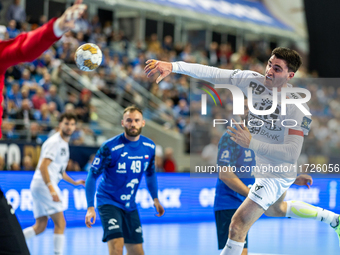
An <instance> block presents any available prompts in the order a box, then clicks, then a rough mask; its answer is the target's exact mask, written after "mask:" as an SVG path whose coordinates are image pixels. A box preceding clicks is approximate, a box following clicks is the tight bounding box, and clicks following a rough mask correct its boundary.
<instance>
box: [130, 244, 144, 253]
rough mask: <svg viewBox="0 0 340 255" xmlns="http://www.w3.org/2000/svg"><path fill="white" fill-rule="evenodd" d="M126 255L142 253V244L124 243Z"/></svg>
mask: <svg viewBox="0 0 340 255" xmlns="http://www.w3.org/2000/svg"><path fill="white" fill-rule="evenodd" d="M125 247H126V250H127V255H144V250H143V244H141V243H137V244H132V243H127V244H125Z"/></svg>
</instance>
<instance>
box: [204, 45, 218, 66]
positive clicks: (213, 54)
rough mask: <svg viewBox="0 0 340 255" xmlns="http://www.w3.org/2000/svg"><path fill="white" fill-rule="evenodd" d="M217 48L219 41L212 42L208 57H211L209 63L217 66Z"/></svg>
mask: <svg viewBox="0 0 340 255" xmlns="http://www.w3.org/2000/svg"><path fill="white" fill-rule="evenodd" d="M217 49H218V43H217V42H212V43H210V46H209V49H208V50H207V57H208V59H209V65H212V66H217V64H218V63H219V59H218V52H217Z"/></svg>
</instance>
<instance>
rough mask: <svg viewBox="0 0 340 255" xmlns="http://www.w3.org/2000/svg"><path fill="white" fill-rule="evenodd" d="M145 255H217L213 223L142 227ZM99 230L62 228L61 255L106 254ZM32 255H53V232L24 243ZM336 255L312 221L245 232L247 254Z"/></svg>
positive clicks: (330, 233)
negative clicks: (62, 254)
mask: <svg viewBox="0 0 340 255" xmlns="http://www.w3.org/2000/svg"><path fill="white" fill-rule="evenodd" d="M143 233H144V234H143V235H144V251H145V254H146V255H183V254H185V255H191V254H192V255H215V254H216V255H218V254H220V252H219V251H218V250H217V237H216V232H215V223H214V222H202V223H180V224H143ZM101 237H102V228H101V227H98V226H96V227H93V228H92V229H88V228H86V227H85V226H84V227H70V228H67V229H66V243H65V250H64V255H85V254H86V255H87V254H91V255H92V254H94V255H99V254H100V255H106V254H108V249H107V244H104V243H102V242H101ZM28 247H29V249H30V252H31V254H32V255H50V254H51V255H52V254H53V229H51V228H49V229H47V230H46V231H45V232H44V233H43V234H41V235H40V236H37V237H35V238H32V239H31V240H29V241H28ZM260 254H261V255H279V254H280V255H320V254H321V255H336V254H340V248H339V240H338V237H337V235H336V233H335V231H334V230H333V229H332V228H331V227H328V226H327V225H326V224H324V223H321V222H316V221H312V220H297V219H285V218H280V219H274V218H263V219H260V220H259V221H258V222H256V223H255V225H254V226H253V227H252V229H251V230H250V233H249V255H260Z"/></svg>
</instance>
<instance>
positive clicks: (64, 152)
mask: <svg viewBox="0 0 340 255" xmlns="http://www.w3.org/2000/svg"><path fill="white" fill-rule="evenodd" d="M65 155H66V149H65V148H61V153H60V156H65Z"/></svg>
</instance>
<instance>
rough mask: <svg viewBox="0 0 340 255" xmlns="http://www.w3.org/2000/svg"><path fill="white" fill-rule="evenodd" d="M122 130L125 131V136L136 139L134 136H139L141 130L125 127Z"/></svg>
mask: <svg viewBox="0 0 340 255" xmlns="http://www.w3.org/2000/svg"><path fill="white" fill-rule="evenodd" d="M132 129H135V130H134V131H131V130H132ZM124 130H125V133H126V135H128V136H131V137H136V136H139V135H140V133H142V128H139V129H138V128H130V129H128V128H127V127H124Z"/></svg>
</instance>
